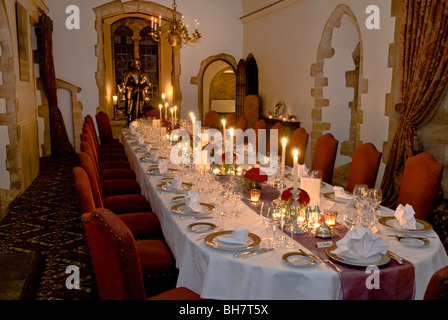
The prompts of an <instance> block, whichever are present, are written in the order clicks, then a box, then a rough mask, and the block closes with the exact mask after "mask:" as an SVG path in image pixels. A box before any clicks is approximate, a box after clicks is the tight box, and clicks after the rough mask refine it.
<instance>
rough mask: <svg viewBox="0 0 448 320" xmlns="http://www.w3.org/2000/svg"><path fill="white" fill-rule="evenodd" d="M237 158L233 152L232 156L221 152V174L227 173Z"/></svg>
mask: <svg viewBox="0 0 448 320" xmlns="http://www.w3.org/2000/svg"><path fill="white" fill-rule="evenodd" d="M236 160H237V155H236V153H233V158H232V157H231V156H230V155H226V153H225V152H223V154H222V156H221V162H222V173H223V174H229V173H230V171H231V168H230V166H233V165H235V163H236Z"/></svg>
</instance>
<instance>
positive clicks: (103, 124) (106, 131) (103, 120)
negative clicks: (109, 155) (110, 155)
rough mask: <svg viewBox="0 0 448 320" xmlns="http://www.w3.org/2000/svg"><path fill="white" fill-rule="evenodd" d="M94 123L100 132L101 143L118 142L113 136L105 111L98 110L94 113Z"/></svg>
mask: <svg viewBox="0 0 448 320" xmlns="http://www.w3.org/2000/svg"><path fill="white" fill-rule="evenodd" d="M95 118H96V125H97V127H98V132H99V134H100V141H101V144H110V143H119V141H118V139H115V138H114V137H113V133H112V126H111V125H110V119H109V116H108V115H107V113H105V112H103V111H100V112H98V113H97V114H96V116H95Z"/></svg>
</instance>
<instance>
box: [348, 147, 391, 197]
mask: <svg viewBox="0 0 448 320" xmlns="http://www.w3.org/2000/svg"><path fill="white" fill-rule="evenodd" d="M381 156H382V153H381V152H380V151H378V150H377V149H376V147H375V145H373V144H372V143H370V142H367V143H364V144H362V145H359V146H358V147H356V149H355V151H354V152H353V158H352V165H351V167H350V172H349V174H348V181H347V189H346V190H347V191H348V192H353V189H354V187H355V185H357V184H366V185H367V186H368V187H369V188H373V187H375V182H376V176H377V174H378V168H379V167H380V161H381Z"/></svg>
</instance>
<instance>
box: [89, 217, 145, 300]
mask: <svg viewBox="0 0 448 320" xmlns="http://www.w3.org/2000/svg"><path fill="white" fill-rule="evenodd" d="M82 223H83V227H84V233H85V235H86V238H87V246H88V248H89V253H90V258H91V262H92V266H93V272H94V274H95V280H96V284H97V287H98V294H99V297H100V299H102V300H142V299H145V298H146V294H145V286H144V283H143V275H142V270H141V262H140V258H139V255H138V251H137V248H136V244H135V239H134V236H133V235H132V232H131V231H130V230H129V228H128V227H127V226H126V225H125V224H124V223H123V221H121V219H120V218H118V217H117V216H116V215H115V214H114V213H112V212H111V211H109V210H107V209H104V208H98V209H96V210H95V211H94V212H92V213H86V214H83V215H82Z"/></svg>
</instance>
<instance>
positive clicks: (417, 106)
mask: <svg viewBox="0 0 448 320" xmlns="http://www.w3.org/2000/svg"><path fill="white" fill-rule="evenodd" d="M401 6H402V7H401V22H400V49H399V50H400V52H399V54H400V92H401V102H402V105H401V106H400V108H399V109H401V110H400V113H401V115H402V117H400V120H399V122H398V125H397V129H396V133H395V136H394V139H393V142H392V145H391V149H390V155H389V161H388V163H387V165H386V169H385V173H384V178H383V181H382V184H381V188H382V189H383V194H384V195H385V198H384V200H383V204H384V205H387V206H389V207H392V208H394V207H395V206H396V200H397V197H398V191H399V187H400V182H401V175H402V173H403V168H404V164H405V162H406V159H407V158H409V157H411V156H413V151H412V147H411V144H412V142H413V138H414V135H415V132H414V129H418V128H420V127H422V126H423V125H425V124H426V123H427V122H428V121H429V120H431V118H432V116H433V115H434V113H435V112H436V111H437V108H438V102H439V100H440V98H441V95H442V93H443V92H444V90H445V88H446V86H447V81H448V0H403V1H402V4H401Z"/></svg>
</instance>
